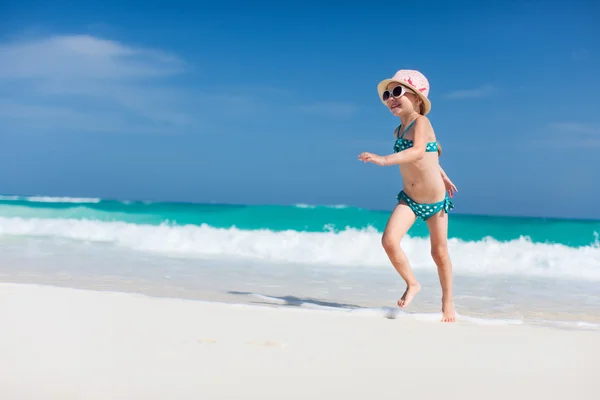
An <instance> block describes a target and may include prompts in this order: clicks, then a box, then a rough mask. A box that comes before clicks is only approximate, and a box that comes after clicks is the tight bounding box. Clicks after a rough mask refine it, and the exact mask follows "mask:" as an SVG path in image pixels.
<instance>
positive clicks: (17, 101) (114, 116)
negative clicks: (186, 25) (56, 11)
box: [0, 35, 194, 133]
mask: <svg viewBox="0 0 600 400" xmlns="http://www.w3.org/2000/svg"><path fill="white" fill-rule="evenodd" d="M185 68H186V65H185V63H184V62H183V60H181V59H179V58H178V57H176V56H174V55H172V54H169V53H166V52H163V51H159V50H154V49H147V48H143V47H135V46H129V45H125V44H122V43H120V42H117V41H112V40H106V39H101V38H97V37H93V36H89V35H62V36H52V37H48V38H42V39H36V40H28V41H16V42H12V43H5V44H0V106H1V108H2V111H0V126H2V127H3V128H4V129H10V130H14V131H26V130H44V131H85V130H88V131H106V132H110V131H115V132H117V131H140V132H146V131H148V132H150V131H153V132H156V131H164V132H172V131H174V130H177V129H179V128H182V127H184V126H186V125H190V124H192V123H194V120H193V118H192V116H191V114H190V113H185V112H184V111H182V104H183V103H184V100H185V97H186V96H185V92H184V91H182V90H180V89H178V88H177V87H176V86H174V85H172V84H170V83H169V80H168V79H169V78H170V77H172V76H174V75H177V74H180V73H181V72H183V71H185ZM17 133H18V132H17Z"/></svg>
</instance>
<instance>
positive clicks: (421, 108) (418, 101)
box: [404, 86, 425, 115]
mask: <svg viewBox="0 0 600 400" xmlns="http://www.w3.org/2000/svg"><path fill="white" fill-rule="evenodd" d="M404 87H405V88H406V89H407V92H408V93H410V94H412V95H413V96H415V99H416V100H415V101H411V103H413V107H414V105H415V103H416V105H417V107H414V108H416V109H417V112H418V113H419V114H421V115H425V114H424V113H423V111H424V108H425V103H424V102H423V99H421V97H420V96H419V95H418V94H417V92H415V91H414V90H413V89H412V88H409V87H406V86H404Z"/></svg>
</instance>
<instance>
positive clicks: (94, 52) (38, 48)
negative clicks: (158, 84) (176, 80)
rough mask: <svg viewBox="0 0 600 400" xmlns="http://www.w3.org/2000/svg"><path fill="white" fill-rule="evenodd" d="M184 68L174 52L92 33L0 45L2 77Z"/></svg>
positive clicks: (100, 76) (106, 75)
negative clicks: (131, 44)
mask: <svg viewBox="0 0 600 400" xmlns="http://www.w3.org/2000/svg"><path fill="white" fill-rule="evenodd" d="M182 68H183V62H182V61H181V60H179V59H178V58H177V57H175V56H173V55H170V54H167V53H164V52H161V51H156V50H151V49H144V48H135V47H130V46H126V45H123V44H121V43H119V42H115V41H111V40H105V39H100V38H96V37H93V36H89V35H73V36H53V37H50V38H45V39H39V40H34V41H26V42H15V43H11V44H5V45H0V78H10V79H19V78H20V79H29V78H46V79H53V80H56V79H67V80H69V81H73V80H89V79H92V80H114V79H125V78H129V79H136V78H148V77H156V76H166V75H172V74H174V73H178V72H181V71H182Z"/></svg>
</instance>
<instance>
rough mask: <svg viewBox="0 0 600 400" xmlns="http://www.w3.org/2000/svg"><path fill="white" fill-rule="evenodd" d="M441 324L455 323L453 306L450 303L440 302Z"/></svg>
mask: <svg viewBox="0 0 600 400" xmlns="http://www.w3.org/2000/svg"><path fill="white" fill-rule="evenodd" d="M442 322H456V315H455V314H454V304H453V303H452V301H449V302H445V301H442Z"/></svg>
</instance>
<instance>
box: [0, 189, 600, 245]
mask: <svg viewBox="0 0 600 400" xmlns="http://www.w3.org/2000/svg"><path fill="white" fill-rule="evenodd" d="M42 199H44V201H39V200H38V201H30V200H27V199H25V198H18V197H12V198H10V197H9V198H8V199H7V196H4V197H3V198H0V216H2V217H20V218H63V219H79V220H82V219H89V220H97V221H105V222H114V221H121V222H127V223H131V224H147V225H160V224H165V223H168V224H173V225H190V224H191V225H202V224H206V225H209V226H211V227H214V228H230V227H236V228H239V229H243V230H260V229H268V230H270V231H274V232H280V231H286V230H293V231H298V232H326V231H333V232H339V231H343V230H345V229H347V228H355V229H364V228H368V227H372V228H374V229H376V230H377V231H378V232H382V231H383V229H384V228H385V224H386V222H387V219H388V217H389V215H390V211H373V210H366V209H361V208H355V207H346V206H309V205H294V206H277V205H274V206H273V205H265V206H260V205H259V206H247V205H222V204H191V203H152V202H121V201H111V200H95V199H92V200H87V202H86V200H85V199H82V200H81V201H79V202H74V201H73V200H72V199H71V200H70V201H62V202H61V201H52V198H42ZM599 233H600V221H594V220H560V219H547V218H519V217H495V216H471V215H459V214H455V213H453V214H452V218H451V222H450V227H449V237H451V238H457V239H460V240H462V241H479V240H482V239H484V238H486V237H490V238H493V239H495V240H498V241H502V242H504V241H511V240H516V239H519V238H522V237H523V238H528V239H530V240H531V241H532V242H534V243H550V244H552V243H556V244H563V245H566V246H570V247H580V246H590V245H594V244H597V243H598V234H599ZM409 235H410V236H412V237H427V236H428V231H427V226H426V224H425V223H424V222H422V221H421V220H418V221H417V222H416V223H415V225H414V226H413V227H412V228H411V230H410V231H409Z"/></svg>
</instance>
